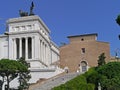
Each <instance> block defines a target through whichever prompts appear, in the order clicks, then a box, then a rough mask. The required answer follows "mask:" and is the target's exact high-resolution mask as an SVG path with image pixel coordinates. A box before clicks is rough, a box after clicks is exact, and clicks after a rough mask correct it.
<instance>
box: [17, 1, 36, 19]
mask: <svg viewBox="0 0 120 90" xmlns="http://www.w3.org/2000/svg"><path fill="white" fill-rule="evenodd" d="M33 9H34V3H33V2H32V3H31V6H30V13H29V14H28V12H25V11H22V10H19V15H20V16H21V17H24V16H32V15H35V14H34V13H33Z"/></svg>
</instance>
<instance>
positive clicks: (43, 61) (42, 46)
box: [42, 42, 45, 62]
mask: <svg viewBox="0 0 120 90" xmlns="http://www.w3.org/2000/svg"><path fill="white" fill-rule="evenodd" d="M42 56H43V62H45V61H44V42H43V43H42Z"/></svg>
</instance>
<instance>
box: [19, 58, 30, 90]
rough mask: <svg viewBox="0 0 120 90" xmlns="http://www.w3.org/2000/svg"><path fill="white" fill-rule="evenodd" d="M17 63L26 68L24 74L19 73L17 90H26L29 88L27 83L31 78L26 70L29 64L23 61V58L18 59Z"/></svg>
mask: <svg viewBox="0 0 120 90" xmlns="http://www.w3.org/2000/svg"><path fill="white" fill-rule="evenodd" d="M18 62H20V63H22V64H23V65H25V66H26V67H27V71H26V72H20V73H19V78H18V80H19V83H20V86H19V87H18V88H19V90H23V89H28V88H29V84H28V81H29V79H30V78H31V75H30V70H28V68H29V64H28V63H27V62H26V61H25V59H24V58H20V59H19V60H18Z"/></svg>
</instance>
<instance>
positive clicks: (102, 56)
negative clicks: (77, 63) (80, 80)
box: [98, 53, 106, 66]
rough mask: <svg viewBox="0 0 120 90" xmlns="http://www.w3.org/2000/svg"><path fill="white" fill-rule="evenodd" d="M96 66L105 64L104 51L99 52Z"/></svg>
mask: <svg viewBox="0 0 120 90" xmlns="http://www.w3.org/2000/svg"><path fill="white" fill-rule="evenodd" d="M98 58H99V59H98V66H101V65H104V64H105V58H106V57H105V53H102V54H100V56H99V57H98Z"/></svg>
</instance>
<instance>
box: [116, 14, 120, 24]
mask: <svg viewBox="0 0 120 90" xmlns="http://www.w3.org/2000/svg"><path fill="white" fill-rule="evenodd" d="M116 23H117V24H118V25H120V15H118V16H117V19H116Z"/></svg>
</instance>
